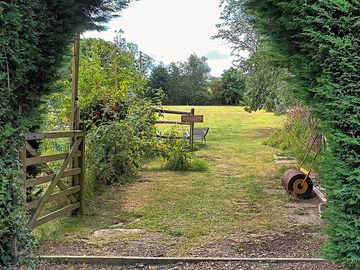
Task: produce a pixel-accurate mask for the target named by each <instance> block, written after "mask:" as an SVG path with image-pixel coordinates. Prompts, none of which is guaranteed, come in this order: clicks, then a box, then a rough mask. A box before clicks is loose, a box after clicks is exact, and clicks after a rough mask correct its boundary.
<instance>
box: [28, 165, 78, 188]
mask: <svg viewBox="0 0 360 270" xmlns="http://www.w3.org/2000/svg"><path fill="white" fill-rule="evenodd" d="M80 173H81V168H74V169H71V170H67V171H65V172H64V173H63V175H62V176H61V178H65V177H69V176H73V175H78V174H80ZM55 176H56V174H55V173H54V174H49V175H46V176H41V177H37V178H33V179H31V180H27V181H26V182H25V188H31V187H34V186H38V185H41V184H45V183H47V182H51V181H52V180H54V177H55ZM59 183H60V182H59ZM61 189H62V190H63V189H64V188H61Z"/></svg>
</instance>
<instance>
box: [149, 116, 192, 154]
mask: <svg viewBox="0 0 360 270" xmlns="http://www.w3.org/2000/svg"><path fill="white" fill-rule="evenodd" d="M156 112H157V113H159V114H177V115H181V116H195V109H191V111H190V112H184V111H174V110H163V109H157V110H156ZM156 123H157V124H165V125H184V126H185V125H187V126H189V135H190V136H189V143H190V147H191V149H193V147H194V124H195V123H194V122H184V121H168V120H159V121H156ZM158 137H159V138H169V136H164V135H158Z"/></svg>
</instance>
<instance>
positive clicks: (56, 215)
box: [33, 202, 80, 228]
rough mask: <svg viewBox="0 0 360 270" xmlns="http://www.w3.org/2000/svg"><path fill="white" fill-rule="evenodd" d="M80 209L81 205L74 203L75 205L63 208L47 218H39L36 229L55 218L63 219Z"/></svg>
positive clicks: (46, 216) (35, 225)
mask: <svg viewBox="0 0 360 270" xmlns="http://www.w3.org/2000/svg"><path fill="white" fill-rule="evenodd" d="M79 207H80V203H79V202H77V203H74V204H70V205H68V206H66V207H64V208H61V209H59V210H56V211H54V212H52V213H50V214H47V215H45V216H42V217H41V218H39V219H38V220H36V221H35V224H34V227H33V228H36V227H38V226H40V225H42V224H45V223H47V222H49V221H51V220H54V219H55V218H59V217H63V216H65V215H66V214H69V213H71V212H72V211H74V210H75V209H78V208H79Z"/></svg>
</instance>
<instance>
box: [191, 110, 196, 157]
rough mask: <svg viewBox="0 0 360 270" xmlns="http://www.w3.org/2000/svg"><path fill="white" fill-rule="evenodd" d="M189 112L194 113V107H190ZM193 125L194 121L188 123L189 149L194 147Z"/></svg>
mask: <svg viewBox="0 0 360 270" xmlns="http://www.w3.org/2000/svg"><path fill="white" fill-rule="evenodd" d="M190 114H191V115H195V109H194V108H192V109H191V112H190ZM194 126H195V123H194V122H191V123H190V149H191V150H193V149H194Z"/></svg>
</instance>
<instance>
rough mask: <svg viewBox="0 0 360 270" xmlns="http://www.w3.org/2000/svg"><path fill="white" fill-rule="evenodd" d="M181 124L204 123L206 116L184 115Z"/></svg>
mask: <svg viewBox="0 0 360 270" xmlns="http://www.w3.org/2000/svg"><path fill="white" fill-rule="evenodd" d="M181 122H182V123H203V122H204V116H203V115H182V116H181Z"/></svg>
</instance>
